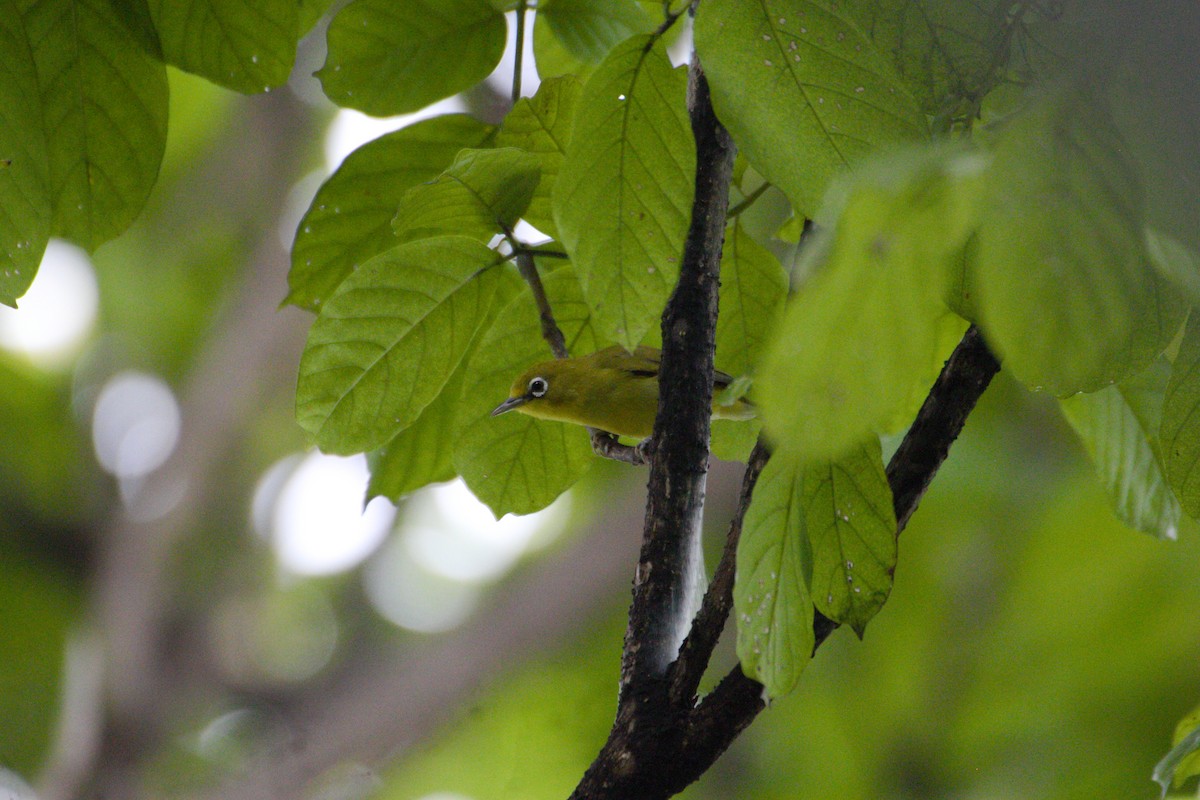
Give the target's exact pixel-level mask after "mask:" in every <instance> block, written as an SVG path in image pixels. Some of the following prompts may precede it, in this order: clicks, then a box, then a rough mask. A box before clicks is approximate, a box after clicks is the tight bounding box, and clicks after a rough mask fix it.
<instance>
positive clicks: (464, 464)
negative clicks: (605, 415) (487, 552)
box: [454, 266, 601, 517]
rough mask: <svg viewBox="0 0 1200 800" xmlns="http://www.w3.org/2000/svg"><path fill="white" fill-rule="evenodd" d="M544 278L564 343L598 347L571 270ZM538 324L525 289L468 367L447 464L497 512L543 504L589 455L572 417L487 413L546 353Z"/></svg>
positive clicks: (577, 473)
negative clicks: (451, 459)
mask: <svg viewBox="0 0 1200 800" xmlns="http://www.w3.org/2000/svg"><path fill="white" fill-rule="evenodd" d="M543 284H544V286H545V289H546V296H547V298H548V299H549V300H550V305H551V307H552V308H553V309H554V316H555V319H556V320H557V321H558V324H559V327H560V328H561V329H562V332H563V335H564V336H565V337H566V340H567V347H568V348H569V349H570V351H571V352H572V353H577V354H583V353H591V352H593V351H595V350H597V349H599V347H600V345H601V340H599V339H598V338H597V336H596V333H595V331H594V330H593V328H592V324H591V320H590V319H589V312H588V307H587V304H586V303H584V301H583V295H582V293H581V292H580V288H579V281H578V279H577V278H576V276H575V270H574V269H573V268H572V267H570V266H564V267H562V268H560V269H557V270H555V271H554V272H552V273H550V274H549V275H547V276H546V277H545V279H544V280H543ZM541 331H542V328H541V322H540V320H539V318H538V311H537V307H536V306H535V305H534V301H533V296H532V295H531V293H530V292H529V291H524V292H522V293H521V294H519V295H517V296H516V297H515V298H514V299H513V300H512V301H511V302H510V303H509V304H508V305H507V306H506V307H505V308H504V310H503V311H501V312H500V315H499V316H498V317H497V318H496V322H495V324H494V325H492V327H491V329H490V330H488V332H487V334H486V335H485V336H484V337H483V340H482V341H481V342H480V344H479V349H478V350H477V351H476V353H475V355H474V356H473V357H472V358H471V361H470V367H469V368H468V374H467V381H466V386H465V388H464V390H463V400H462V405H461V406H460V408H459V420H460V428H459V432H458V437H457V441H456V442H455V445H454V466H455V468H456V469H457V470H458V472H459V474H461V475H462V476H463V480H465V481H466V482H467V486H469V487H470V488H471V491H472V492H474V493H475V496H476V497H478V498H479V499H480V500H481V501H482V502H483V503H485V504H486V505H487V506H488V508H490V509H491V510H492V513H493V514H495V515H496V516H497V517H501V516H503V515H504V514H508V513H510V512H511V513H514V514H529V513H532V512H534V511H538V510H540V509H543V508H545V507H546V506H548V505H550V503H551V502H553V501H554V499H555V498H556V497H558V496H559V495H560V494H562V493H563V492H564V491H566V490H567V489H568V488H570V486H571V485H572V484H574V483H575V482H576V481H577V480H579V478H580V477H582V475H583V473H584V472H585V471H586V470H587V468H588V467H589V466H591V464H592V463H594V460H595V459H594V457H593V455H592V447H591V442H590V441H589V439H588V433H587V431H586V430H585V429H584V428H582V427H580V426H578V425H568V424H566V423H562V422H550V421H546V420H538V419H534V418H533V417H527V416H525V415H524V414H520V413H509V414H502V415H500V416H498V417H493V416H491V412H492V409H494V408H495V407H496V406H498V405H500V403H502V402H503V401H504V400H505V399H506V398H507V397H508V392H509V388H510V387H511V386H512V382H513V381H514V380H515V379H516V378H517V376H519V375H520V374H521V373H522V372H523V371H524V370H525V369H527V368H528V367H530V366H531V365H533V364H536V363H538V362H540V361H549V360H550V359H551V358H552V357H553V356H552V354H551V352H550V348H549V346H548V345H547V344H546V343H545V341H543V339H542V332H541Z"/></svg>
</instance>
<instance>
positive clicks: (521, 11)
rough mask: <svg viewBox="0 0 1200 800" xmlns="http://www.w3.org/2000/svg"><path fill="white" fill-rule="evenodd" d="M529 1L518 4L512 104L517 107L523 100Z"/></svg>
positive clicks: (521, 0) (523, 0) (522, 0)
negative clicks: (522, 79) (526, 18)
mask: <svg viewBox="0 0 1200 800" xmlns="http://www.w3.org/2000/svg"><path fill="white" fill-rule="evenodd" d="M527 5H528V2H527V0H520V2H518V3H517V8H516V13H517V41H516V47H515V51H514V53H513V79H512V104H513V105H514V106H515V105H516V104H517V101H518V100H520V99H521V72H522V71H524V61H525V8H526V6H527Z"/></svg>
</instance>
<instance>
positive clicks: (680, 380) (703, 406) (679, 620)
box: [621, 58, 734, 690]
mask: <svg viewBox="0 0 1200 800" xmlns="http://www.w3.org/2000/svg"><path fill="white" fill-rule="evenodd" d="M688 97H689V113H690V115H691V120H692V132H693V135H694V136H695V139H696V191H695V200H694V202H693V205H692V221H691V226H690V227H689V230H688V235H687V239H686V241H685V242H684V250H683V261H682V264H681V267H680V272H679V282H678V283H677V284H676V286H675V290H674V292H672V294H671V298H670V300H668V302H667V307H666V310H665V311H664V312H663V320H662V338H663V355H662V365H661V367H660V369H659V379H658V382H659V401H658V415H657V417H656V419H655V422H654V431H655V432H654V441H655V443H656V452H655V454H654V458H653V460H652V461H651V465H650V482H649V494H648V497H647V503H646V527H645V530H644V532H643V538H642V542H643V544H642V557H641V560H640V562H639V564H638V570H637V578H636V579H635V581H634V600H633V606H632V608H631V609H630V615H629V628H628V630H627V632H626V639H625V658H624V660H623V664H622V670H621V681H622V686H623V688H624V689H625V690H629V689H631V688H636V685H637V684H638V683H639V682H641V681H647V680H649V681H657V680H660V679H661V678H662V677H663V675H664V674H665V673H666V669H667V667H668V666H669V665H670V663H671V662H672V661H673V660H674V659H675V656H676V654H677V653H678V650H679V645H680V644H681V643H682V641H683V636H684V634H685V633H686V630H687V625H688V623H690V621H691V611H692V609H691V607H690V604H691V603H692V600H693V597H694V593H695V591H696V586H695V585H694V579H695V577H696V576H697V574H698V569H699V559H700V523H701V516H702V512H703V508H704V485H705V479H706V477H707V475H708V440H709V428H710V417H711V414H712V411H711V409H712V382H713V353H714V351H715V349H716V347H715V336H716V322H717V287H718V285H719V276H720V266H721V247H722V243H723V242H724V238H725V211H726V207H727V205H728V198H729V182H730V180H731V178H732V175H733V157H734V146H733V141H732V139H730V137H729V134H728V133H727V132H726V131H725V129H724V128H723V127H722V126H721V124H720V123H719V122H718V121H717V118H716V116H715V115H714V113H713V110H712V103H711V102H710V100H709V94H708V83H707V81H706V80H705V78H704V72H703V70H702V69H701V67H700V65H699V62H698V61H697V60H696V59H695V58H693V61H692V68H691V71H690V73H689V84H688Z"/></svg>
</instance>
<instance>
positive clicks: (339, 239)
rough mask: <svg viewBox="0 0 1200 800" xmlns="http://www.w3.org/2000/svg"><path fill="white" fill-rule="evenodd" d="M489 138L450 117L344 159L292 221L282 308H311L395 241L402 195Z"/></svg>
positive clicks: (489, 133) (489, 132) (479, 126)
mask: <svg viewBox="0 0 1200 800" xmlns="http://www.w3.org/2000/svg"><path fill="white" fill-rule="evenodd" d="M495 132H496V129H495V128H494V127H493V126H491V125H485V124H484V123H482V122H480V121H478V120H476V119H475V118H474V117H471V116H468V115H466V114H451V115H448V116H444V117H434V118H433V119H427V120H423V121H421V122H418V123H416V124H413V125H410V126H408V127H407V128H402V129H400V130H398V131H393V132H392V133H389V134H386V135H384V136H381V137H379V138H378V139H375V140H374V141H371V142H368V143H366V144H365V145H363V146H362V147H360V148H358V149H357V150H355V151H354V152H353V153H351V154H350V155H348V156H347V157H346V160H345V161H343V162H342V164H341V166H340V167H338V169H337V171H336V172H334V173H333V175H331V176H329V179H328V180H327V181H325V184H324V185H323V186H321V189H320V190H319V191H318V192H317V196H316V197H314V198H313V201H312V205H311V206H310V207H309V209H308V211H307V213H305V215H304V219H302V220H300V227H299V228H298V229H297V230H296V241H295V243H294V244H293V245H292V269H291V272H289V273H288V286H289V287H290V289H291V291H290V292H289V293H288V297H287V302H289V303H293V304H295V305H297V306H300V307H301V308H312V309H319V308H320V307H321V304H322V303H324V302H325V300H326V299H327V298H328V297H329V295H330V294H332V293H333V290H334V289H336V288H337V285H338V284H339V283H341V282H342V281H343V280H344V279H345V277H346V276H347V275H349V274H350V273H351V272H353V271H354V268H355V267H356V266H358V265H359V264H361V263H363V262H364V261H366V260H367V259H368V258H370V257H371V256H373V255H376V254H377V253H381V252H383V251H384V250H386V249H388V248H389V247H392V246H394V245H396V244H398V243H399V240H398V239H396V236H395V234H394V233H392V218H393V217H395V216H396V207H397V206H398V205H399V204H400V198H401V197H403V196H404V192H405V191H407V190H408V188H409V187H411V186H415V185H417V184H419V183H422V182H424V181H427V180H430V179H431V178H434V177H436V176H437V175H438V174H439V173H441V171H442V170H444V169H445V168H446V167H448V166H449V165H450V163H451V162H452V161H453V160H454V157H455V156H456V155H457V154H458V152H459V151H460V150H462V149H463V148H465V147H482V146H485V145H487V143H488V142H490V141H491V139H492V137H493V136H494V135H495Z"/></svg>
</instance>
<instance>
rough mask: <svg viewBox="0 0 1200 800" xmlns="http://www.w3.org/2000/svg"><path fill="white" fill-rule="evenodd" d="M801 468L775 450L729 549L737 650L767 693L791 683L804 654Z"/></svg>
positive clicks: (808, 559) (806, 560)
mask: <svg viewBox="0 0 1200 800" xmlns="http://www.w3.org/2000/svg"><path fill="white" fill-rule="evenodd" d="M803 497H804V467H803V466H802V465H801V463H800V462H799V461H798V460H796V459H794V458H791V457H790V456H789V455H788V454H786V453H776V454H775V455H773V456H772V457H771V460H770V461H768V462H767V465H766V467H764V468H763V471H762V474H761V475H759V477H758V483H757V484H755V486H754V498H753V501H752V502H751V503H750V508H749V509H748V510H747V511H746V517H745V520H744V521H743V523H742V536H741V539H740V540H739V541H738V549H737V564H738V568H737V576H736V578H735V580H734V586H733V605H734V612H735V614H736V619H737V654H738V659H739V660H740V661H741V662H742V669H743V670H744V671H745V673H746V675H748V676H749V677H751V678H754V679H755V680H756V681H758V682H759V683H761V684H762V685H763V688H764V690H765V692H766V694H767V696H768V697H782V696H783V695H785V694H787V693H789V692H791V691H792V690H793V689H794V688H796V684H797V683H799V681H800V674H801V673H802V672H803V671H804V668H805V667H806V666H807V665H808V662H809V660H810V659H811V658H812V650H813V644H814V637H813V603H812V597H811V596H810V594H809V589H808V585H809V581H810V580H811V579H812V566H813V565H812V549H811V547H810V545H809V541H808V533H807V531H806V530H805V519H804V518H805V510H804V500H803Z"/></svg>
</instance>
